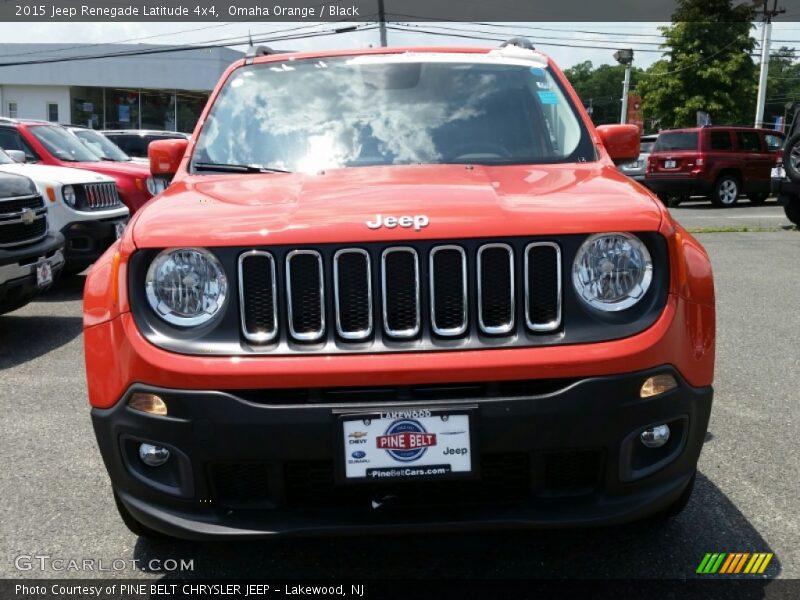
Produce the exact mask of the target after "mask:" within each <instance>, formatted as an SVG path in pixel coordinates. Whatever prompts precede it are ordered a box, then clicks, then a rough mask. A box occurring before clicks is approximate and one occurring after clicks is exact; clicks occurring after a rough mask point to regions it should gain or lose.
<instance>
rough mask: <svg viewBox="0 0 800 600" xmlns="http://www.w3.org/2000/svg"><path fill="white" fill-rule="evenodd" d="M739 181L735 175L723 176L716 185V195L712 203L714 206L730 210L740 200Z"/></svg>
mask: <svg viewBox="0 0 800 600" xmlns="http://www.w3.org/2000/svg"><path fill="white" fill-rule="evenodd" d="M740 192H741V190H740V188H739V180H738V179H737V178H736V177H735V176H734V175H721V176H720V178H719V179H717V183H716V184H714V194H713V195H712V196H711V202H712V203H713V204H714V206H719V207H721V208H730V207H731V206H733V205H734V204H736V201H737V200H738V199H739V193H740Z"/></svg>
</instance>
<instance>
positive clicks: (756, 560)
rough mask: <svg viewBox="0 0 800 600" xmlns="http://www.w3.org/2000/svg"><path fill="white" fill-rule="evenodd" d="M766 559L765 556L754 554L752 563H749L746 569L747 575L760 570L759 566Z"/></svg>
mask: <svg viewBox="0 0 800 600" xmlns="http://www.w3.org/2000/svg"><path fill="white" fill-rule="evenodd" d="M763 559H764V555H763V554H759V553H758V552H756V553H755V554H753V558H751V559H750V562H749V563H747V566H746V567H745V568H744V572H745V573H753V572H754V571H755V569H757V568H758V564H759V563H760V562H761V561H762V560H763Z"/></svg>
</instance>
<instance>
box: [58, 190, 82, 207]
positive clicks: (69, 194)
mask: <svg viewBox="0 0 800 600" xmlns="http://www.w3.org/2000/svg"><path fill="white" fill-rule="evenodd" d="M61 195H62V196H63V197H64V202H66V203H67V204H69V205H70V206H73V207H74V206H75V203H76V202H77V201H78V197H77V196H76V195H75V188H73V187H72V186H71V185H65V186H64V187H63V188H61Z"/></svg>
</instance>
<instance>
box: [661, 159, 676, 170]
mask: <svg viewBox="0 0 800 600" xmlns="http://www.w3.org/2000/svg"><path fill="white" fill-rule="evenodd" d="M676 166H677V163H676V162H675V161H674V160H665V161H664V168H665V169H674V168H675V167H676Z"/></svg>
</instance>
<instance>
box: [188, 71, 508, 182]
mask: <svg viewBox="0 0 800 600" xmlns="http://www.w3.org/2000/svg"><path fill="white" fill-rule="evenodd" d="M294 66H295V67H296V68H295V69H294V70H291V71H275V70H268V69H266V68H253V70H252V71H250V72H248V73H246V74H242V75H238V76H236V77H235V78H234V79H233V80H232V81H231V84H230V85H229V86H228V87H227V88H226V89H225V90H224V92H223V93H222V94H221V95H220V97H219V98H218V100H217V105H216V106H215V108H214V110H213V112H212V116H211V118H209V120H208V123H207V125H206V127H205V129H204V132H203V139H202V147H203V150H204V151H205V152H206V153H207V155H208V158H209V159H210V160H213V161H216V162H227V163H243V162H244V163H251V164H252V163H258V164H268V165H270V166H278V165H279V164H280V165H282V166H284V167H286V166H287V165H288V168H291V167H292V166H293V165H294V166H295V167H299V168H300V170H314V169H315V168H326V167H327V168H329V167H333V166H340V165H342V164H347V163H349V162H352V161H355V160H357V159H358V158H359V157H361V156H362V152H365V153H370V154H373V155H374V154H378V155H379V156H375V158H381V159H382V160H381V162H384V163H385V162H389V161H392V162H395V163H408V162H412V163H413V162H431V161H436V160H440V159H442V155H441V153H440V151H439V149H437V147H436V142H435V140H434V132H435V131H436V130H437V129H439V128H440V127H442V126H443V125H445V124H447V123H451V122H454V121H459V120H463V119H468V118H472V117H475V116H477V115H479V114H481V112H482V111H481V110H480V109H479V108H478V106H479V103H480V101H481V100H482V99H483V98H485V97H486V96H487V95H489V94H491V93H493V92H494V91H496V89H497V84H496V80H497V77H496V76H495V75H492V74H487V73H485V72H484V73H481V74H475V73H469V72H468V70H466V69H465V70H463V71H459V70H457V69H454V68H445V69H438V68H437V67H438V65H422V75H421V78H420V81H419V84H418V85H416V86H414V87H408V88H397V89H389V88H376V87H373V86H370V85H368V84H367V83H365V82H364V80H363V79H362V77H361V71H360V69H361V68H364V67H355V66H346V65H343V66H336V67H328V68H318V67H315V66H314V65H313V64H302V63H299V62H298V63H295V65H294ZM366 68H370V69H374V68H376V67H374V66H371V67H366ZM378 68H381V69H392V68H393V67H392V66H391V65H385V66H383V65H382V66H380V67H378ZM250 73H252V76H250ZM443 74H445V77H446V81H441V79H442V75H443ZM437 79H438V80H437ZM217 115H218V116H219V117H218V118H219V119H220V120H221V121H222V122H220V120H218V118H217ZM387 155H388V156H387Z"/></svg>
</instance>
